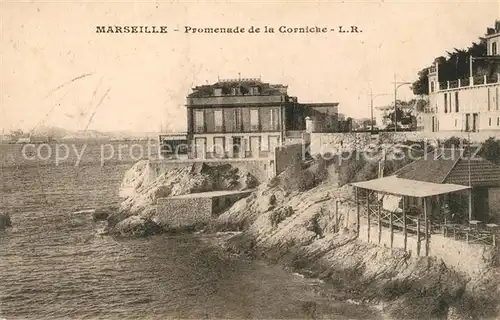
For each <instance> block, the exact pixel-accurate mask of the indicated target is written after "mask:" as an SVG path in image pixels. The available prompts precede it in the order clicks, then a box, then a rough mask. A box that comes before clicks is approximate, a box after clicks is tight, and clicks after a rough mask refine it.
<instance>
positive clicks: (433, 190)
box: [350, 176, 471, 256]
mask: <svg viewBox="0 0 500 320" xmlns="http://www.w3.org/2000/svg"><path fill="white" fill-rule="evenodd" d="M350 185H352V186H353V187H354V189H355V196H356V214H357V232H358V235H359V232H360V199H359V194H358V193H359V192H358V189H365V190H369V191H372V192H376V193H377V197H378V195H379V194H385V195H392V196H398V197H413V198H419V199H422V200H423V201H422V202H423V213H424V223H425V255H426V256H427V255H428V254H429V222H430V221H429V217H428V212H427V200H428V198H429V197H432V196H437V195H442V194H448V193H453V192H458V191H463V190H469V193H470V191H471V188H470V187H468V186H463V185H458V184H449V183H432V182H424V181H416V180H410V179H403V178H398V177H397V176H388V177H383V178H378V179H373V180H368V181H362V182H355V183H351V184H350ZM403 199H404V198H403ZM469 202H470V197H469ZM470 207H471V206H470V205H469V210H470ZM376 210H377V211H376V212H377V216H378V219H379V221H378V227H379V243H380V237H381V219H382V215H383V214H382V212H381V208H380V205H378V206H377V208H376ZM371 212H372V208H371V207H370V200H369V195H368V199H367V214H368V216H367V218H368V231H367V232H368V241H370V214H371ZM393 215H394V214H393V213H392V212H391V213H390V214H389V219H390V222H389V224H390V230H391V240H390V241H391V243H390V245H391V248H392V246H393V238H394V234H393V232H394V231H393ZM400 220H401V223H402V227H403V233H404V249H405V250H406V249H407V238H408V226H407V216H406V208H405V202H404V201H403V208H402V219H400ZM416 231H417V239H418V240H417V252H418V253H419V252H420V219H417V228H416Z"/></svg>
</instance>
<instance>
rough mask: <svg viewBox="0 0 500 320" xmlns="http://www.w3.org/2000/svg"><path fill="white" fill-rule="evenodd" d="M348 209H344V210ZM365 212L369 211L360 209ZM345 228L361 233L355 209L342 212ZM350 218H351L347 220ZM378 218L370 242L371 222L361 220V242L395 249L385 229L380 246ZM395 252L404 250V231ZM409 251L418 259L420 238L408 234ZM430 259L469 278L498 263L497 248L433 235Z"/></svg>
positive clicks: (422, 251) (395, 241) (396, 240)
mask: <svg viewBox="0 0 500 320" xmlns="http://www.w3.org/2000/svg"><path fill="white" fill-rule="evenodd" d="M342 209H344V208H342ZM360 209H361V210H362V212H363V211H364V210H365V208H363V207H361V208H360ZM341 214H342V216H343V218H342V220H341V221H342V224H341V226H342V227H345V228H347V229H349V230H353V231H355V230H356V229H357V215H356V208H355V207H351V208H350V210H348V211H347V212H346V211H345V209H344V210H341ZM347 216H349V217H348V218H347ZM376 221H377V217H376V216H375V215H374V216H372V219H371V227H370V240H369V241H368V221H367V219H366V217H364V216H362V217H360V228H359V231H360V232H359V239H360V240H362V241H365V242H370V243H374V244H377V245H380V246H383V247H386V248H389V247H390V245H391V232H390V229H389V228H387V227H384V226H382V233H381V236H380V243H379V242H378V237H379V233H378V225H377V222H376ZM421 237H422V238H421V242H420V256H425V238H424V235H423V234H422V235H421ZM393 248H394V249H403V250H404V234H403V232H402V231H399V230H394V233H393ZM406 251H407V252H409V253H410V254H411V255H412V256H417V237H416V235H415V234H412V233H408V237H407V246H406ZM428 255H429V256H434V257H437V258H439V259H441V260H443V262H444V263H445V264H446V265H447V266H450V267H453V268H454V269H456V270H457V271H460V272H463V273H465V274H467V275H469V276H474V275H477V274H480V273H481V272H483V271H484V270H485V269H487V268H489V267H491V266H492V265H494V264H495V263H497V261H496V260H495V259H496V257H495V248H494V247H493V246H489V245H482V244H467V243H466V242H465V241H461V240H455V239H453V238H452V237H445V236H444V235H442V234H439V233H433V234H431V235H430V238H429V253H428Z"/></svg>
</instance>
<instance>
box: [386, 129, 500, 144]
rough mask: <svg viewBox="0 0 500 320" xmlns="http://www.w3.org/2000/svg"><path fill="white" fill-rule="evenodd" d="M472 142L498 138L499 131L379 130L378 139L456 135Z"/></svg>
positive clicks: (428, 137)
mask: <svg viewBox="0 0 500 320" xmlns="http://www.w3.org/2000/svg"><path fill="white" fill-rule="evenodd" d="M469 136H470V140H471V141H472V142H483V141H485V140H486V139H488V138H489V137H495V138H497V139H500V132H498V131H492V130H486V131H480V132H471V133H468V132H462V131H440V132H427V131H406V132H380V133H379V140H380V142H382V143H397V142H402V141H406V140H411V141H421V140H428V141H437V140H441V141H444V140H447V139H449V138H451V137H458V138H461V139H469Z"/></svg>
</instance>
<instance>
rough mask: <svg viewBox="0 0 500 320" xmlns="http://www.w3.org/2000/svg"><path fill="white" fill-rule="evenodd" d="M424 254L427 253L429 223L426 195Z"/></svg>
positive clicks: (425, 198)
mask: <svg viewBox="0 0 500 320" xmlns="http://www.w3.org/2000/svg"><path fill="white" fill-rule="evenodd" d="M424 223H425V255H426V256H427V255H428V254H429V234H428V232H429V225H428V223H427V197H424Z"/></svg>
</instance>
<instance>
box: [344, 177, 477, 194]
mask: <svg viewBox="0 0 500 320" xmlns="http://www.w3.org/2000/svg"><path fill="white" fill-rule="evenodd" d="M350 185H352V186H354V187H358V188H363V189H368V190H373V191H378V192H383V193H387V194H392V195H400V196H408V197H416V198H423V197H429V196H435V195H438V194H445V193H451V192H457V191H461V190H467V189H470V187H467V186H463V185H458V184H450V183H432V182H424V181H417V180H409V179H403V178H398V177H396V176H388V177H383V178H379V179H373V180H368V181H362V182H354V183H351V184H350Z"/></svg>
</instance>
